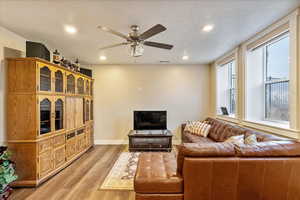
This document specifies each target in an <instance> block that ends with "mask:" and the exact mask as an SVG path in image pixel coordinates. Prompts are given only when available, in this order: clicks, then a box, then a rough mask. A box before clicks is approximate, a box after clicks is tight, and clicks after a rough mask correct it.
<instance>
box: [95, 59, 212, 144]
mask: <svg viewBox="0 0 300 200" xmlns="http://www.w3.org/2000/svg"><path fill="white" fill-rule="evenodd" d="M92 69H93V76H94V78H95V84H94V85H95V86H94V95H95V96H94V98H95V99H94V113H95V140H96V143H120V142H123V141H127V134H128V131H129V130H130V129H132V127H133V110H167V115H168V116H167V117H168V128H169V129H171V130H172V131H174V132H175V133H176V134H177V139H178V138H179V137H180V135H179V127H180V124H181V123H183V122H185V121H186V120H197V119H204V118H205V117H207V116H208V115H209V111H210V105H209V103H210V102H209V88H210V81H209V79H210V75H209V74H210V71H209V66H207V65H98V66H93V67H92Z"/></svg>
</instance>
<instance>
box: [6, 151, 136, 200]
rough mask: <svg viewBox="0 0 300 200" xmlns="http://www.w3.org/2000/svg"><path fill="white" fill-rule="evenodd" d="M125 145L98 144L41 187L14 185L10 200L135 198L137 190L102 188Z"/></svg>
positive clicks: (108, 199)
mask: <svg viewBox="0 0 300 200" xmlns="http://www.w3.org/2000/svg"><path fill="white" fill-rule="evenodd" d="M123 148H124V146H123V145H95V147H94V148H92V149H91V150H89V151H88V152H87V153H85V154H84V155H83V156H82V157H80V158H79V159H78V160H76V161H75V162H74V163H72V164H71V165H70V166H69V167H67V168H66V169H64V170H62V171H61V172H60V173H58V174H57V175H56V176H54V177H53V178H51V179H50V180H48V181H47V182H45V183H44V184H42V185H41V186H40V187H38V188H20V189H14V191H13V194H12V195H11V197H10V198H9V200H25V199H26V200H31V199H33V200H48V199H49V200H54V199H55V200H77V199H78V200H86V199H89V200H94V199H95V200H96V199H97V200H134V192H133V191H99V190H98V187H99V186H100V184H101V183H102V182H103V181H104V178H105V177H106V175H107V174H108V172H109V171H110V169H111V168H112V166H113V164H114V163H115V161H116V160H117V158H118V156H119V154H120V153H121V152H122V150H123Z"/></svg>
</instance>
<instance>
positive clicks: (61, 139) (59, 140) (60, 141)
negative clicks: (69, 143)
mask: <svg viewBox="0 0 300 200" xmlns="http://www.w3.org/2000/svg"><path fill="white" fill-rule="evenodd" d="M65 143H66V142H65V135H64V134H63V135H59V136H56V137H54V138H53V146H54V148H56V147H59V146H62V145H64V144H65Z"/></svg>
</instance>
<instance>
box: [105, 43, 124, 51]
mask: <svg viewBox="0 0 300 200" xmlns="http://www.w3.org/2000/svg"><path fill="white" fill-rule="evenodd" d="M127 44H130V42H122V43H118V44H113V45H109V46H105V47H101V48H100V50H104V49H109V48H113V47H118V46H123V45H127Z"/></svg>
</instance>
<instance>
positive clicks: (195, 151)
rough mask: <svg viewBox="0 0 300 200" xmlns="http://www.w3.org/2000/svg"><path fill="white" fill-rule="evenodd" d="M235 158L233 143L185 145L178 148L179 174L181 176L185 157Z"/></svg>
mask: <svg viewBox="0 0 300 200" xmlns="http://www.w3.org/2000/svg"><path fill="white" fill-rule="evenodd" d="M232 156H235V149H234V144H232V143H225V142H222V143H221V142H219V143H183V144H181V145H179V146H178V155H177V172H178V173H179V174H181V172H182V169H183V161H184V157H200V158H201V157H232Z"/></svg>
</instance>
